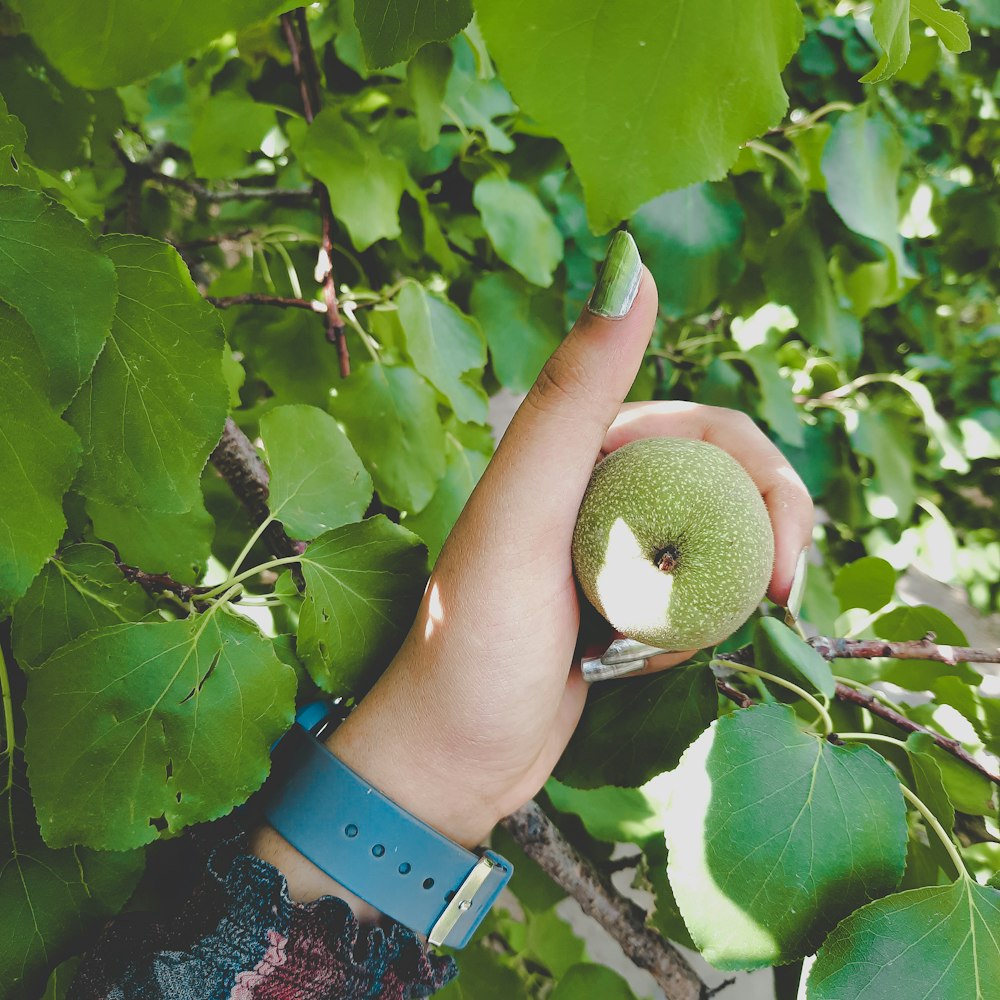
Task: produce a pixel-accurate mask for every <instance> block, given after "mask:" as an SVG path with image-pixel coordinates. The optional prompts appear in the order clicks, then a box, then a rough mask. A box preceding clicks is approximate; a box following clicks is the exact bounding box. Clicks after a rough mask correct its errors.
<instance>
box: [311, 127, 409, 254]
mask: <svg viewBox="0 0 1000 1000" xmlns="http://www.w3.org/2000/svg"><path fill="white" fill-rule="evenodd" d="M298 151H299V155H300V156H301V157H302V164H303V166H304V167H305V168H306V170H308V171H309V173H311V174H312V175H313V176H314V177H316V178H318V179H319V180H320V181H322V182H323V184H325V185H326V189H327V191H328V192H329V194H330V205H331V207H332V209H333V214H334V216H335V217H336V218H337V220H338V221H339V222H340V223H342V224H343V225H344V226H346V227H347V231H348V232H349V233H350V234H351V241H352V242H353V243H354V246H355V247H356V248H357V249H358V250H365V249H367V248H368V247H370V246H371V245H372V244H373V243H374V242H375V241H376V240H381V239H390V240H391V239H395V238H396V237H397V236H399V233H400V229H399V199H400V198H401V197H402V194H403V190H404V188H405V187H406V167H405V166H404V165H403V163H402V162H401V161H400V160H398V159H396V158H395V157H392V156H388V155H387V154H386V153H383V152H382V150H381V149H380V148H379V145H378V142H377V141H376V139H375V138H374V137H372V136H370V135H369V134H368V133H367V132H363V131H361V130H360V129H359V128H357V127H356V126H355V125H352V124H351V123H350V122H349V121H348V120H347V119H346V118H345V117H344V116H343V115H342V114H341V113H340V111H339V110H338V109H337V108H326V109H325V110H323V111H321V112H320V113H319V114H318V115H317V116H316V118H315V120H314V121H313V123H312V124H311V125H310V126H309V129H308V131H307V132H306V133H305V136H304V138H303V139H302V141H301V142H299V143H298Z"/></svg>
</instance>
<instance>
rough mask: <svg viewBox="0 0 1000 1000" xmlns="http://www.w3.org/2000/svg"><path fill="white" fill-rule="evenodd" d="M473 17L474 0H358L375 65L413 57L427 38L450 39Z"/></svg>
mask: <svg viewBox="0 0 1000 1000" xmlns="http://www.w3.org/2000/svg"><path fill="white" fill-rule="evenodd" d="M470 20H472V4H471V2H470V0H354V21H355V23H356V24H357V26H358V31H359V32H360V33H361V42H362V44H363V45H364V49H365V62H367V63H368V66H369V68H371V69H383V68H384V67H386V66H392V65H394V64H395V63H398V62H402V61H403V60H404V59H409V58H410V56H412V55H413V54H414V53H415V52H416V51H417V49H419V48H420V46H421V45H423V44H424V43H425V42H444V41H447V40H448V39H449V38H451V37H452V36H453V35H457V34H458V32H460V31H461V30H462V29H463V28H464V27H465V26H466V25H467V24H468V23H469V21H470Z"/></svg>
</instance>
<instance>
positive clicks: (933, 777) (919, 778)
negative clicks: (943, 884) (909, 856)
mask: <svg viewBox="0 0 1000 1000" xmlns="http://www.w3.org/2000/svg"><path fill="white" fill-rule="evenodd" d="M935 745H936V744H935V743H934V739H933V738H932V737H931V736H930V735H929V734H927V733H910V735H909V736H908V737H907V738H906V752H907V756H908V757H909V761H910V768H911V769H912V771H913V781H914V785H915V786H916V787H915V789H914V790H915V791H916V793H917V796H918V797H919V798H920V800H921V801H922V802H923V803H924V805H925V806H927V808H928V809H930V811H931V812H932V813H933V814H934V817H935V818H936V819H937V820H938V822H939V823H940V824H941V825H942V826H943V827H944V828H945V830H947V831H948V832H949V833H950V832H951V831H952V830H953V829H954V828H955V807H954V806H953V805H952V804H951V799H950V798H949V797H948V789H947V788H945V785H944V779H943V777H942V776H941V768H940V767H939V766H938V762H937V760H936V758H935V756H934V747H935ZM927 840H928V843H929V844H930V847H931V850H932V851H933V852H934V854H935V857H936V859H937V862H938V865H939V867H941V868H943V869H944V870H945V871H951V870H952V864H951V861H950V860H949V856H948V852H947V851H946V850H945V848H944V845H942V843H941V841H940V840H939V839H938V836H937V834H935V833H934V831H933V830H931V829H930V828H928V830H927Z"/></svg>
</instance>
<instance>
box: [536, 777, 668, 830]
mask: <svg viewBox="0 0 1000 1000" xmlns="http://www.w3.org/2000/svg"><path fill="white" fill-rule="evenodd" d="M545 791H546V793H547V794H548V796H549V798H550V799H551V800H552V804H553V805H554V806H555V807H556V809H558V810H559V811H560V812H571V813H576V815H577V816H579V817H580V819H581V820H582V821H583V825H584V826H585V827H586V828H587V832H588V833H589V834H590V835H591V836H592V837H596V838H597V839H598V840H606V841H607V842H608V843H611V844H620V843H632V844H641V843H643V842H644V841H646V840H648V839H649V838H650V837H653V836H656V835H657V834H659V833H661V832H662V830H663V820H662V819H661V818H660V810H659V805H658V803H657V802H655V801H653V800H652V799H651V798H650V797H649V796H647V795H646V794H645V793H644V792H643V791H642V789H640V788H616V787H614V786H604V787H601V788H593V789H588V790H585V791H584V790H581V789H578V788H571V787H570V786H569V785H564V784H563V783H562V782H561V781H558V780H557V779H556V778H549V780H548V781H547V782H546V783H545Z"/></svg>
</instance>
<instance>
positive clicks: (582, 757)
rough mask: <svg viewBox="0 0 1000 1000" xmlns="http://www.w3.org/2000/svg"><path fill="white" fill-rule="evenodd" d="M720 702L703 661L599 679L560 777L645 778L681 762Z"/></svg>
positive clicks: (593, 781)
mask: <svg viewBox="0 0 1000 1000" xmlns="http://www.w3.org/2000/svg"><path fill="white" fill-rule="evenodd" d="M717 708H718V696H717V694H716V691H715V678H714V677H713V676H712V671H711V670H709V669H708V667H707V666H706V665H705V664H703V663H701V664H692V665H691V666H688V667H674V669H672V670H667V671H665V672H663V673H658V674H650V675H649V676H648V677H639V678H634V679H632V680H624V681H617V682H613V683H607V684H601V685H597V686H595V689H594V690H592V691H591V692H590V696H589V697H588V699H587V705H586V707H585V708H584V710H583V717H582V718H581V720H580V724H579V725H578V726H577V728H576V731H575V732H574V734H573V738H572V739H571V740H570V742H569V745H568V746H567V747H566V750H565V752H564V753H563V756H562V758H561V759H560V761H559V763H558V765H556V770H555V774H556V777H557V778H558V779H559V780H560V781H563V782H565V783H566V784H568V785H572V786H574V787H575V788H598V787H599V786H601V785H626V786H632V787H636V786H638V785H642V784H645V783H646V782H647V781H649V779H650V778H652V777H655V776H656V775H657V774H660V773H661V772H663V771H669V770H670V769H671V768H673V767H675V766H676V764H677V761H678V760H680V757H681V754H682V753H684V751H685V750H686V749H687V748H688V746H690V744H691V742H692V741H693V740H694V739H695V738H696V737H697V736H698V735H699V734H700V733H701V732H702V731H703V730H704V729H705V727H706V726H707V725H708V724H709V723H710V722H711V721H712V720H713V719H714V718H715V715H716V711H717Z"/></svg>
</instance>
